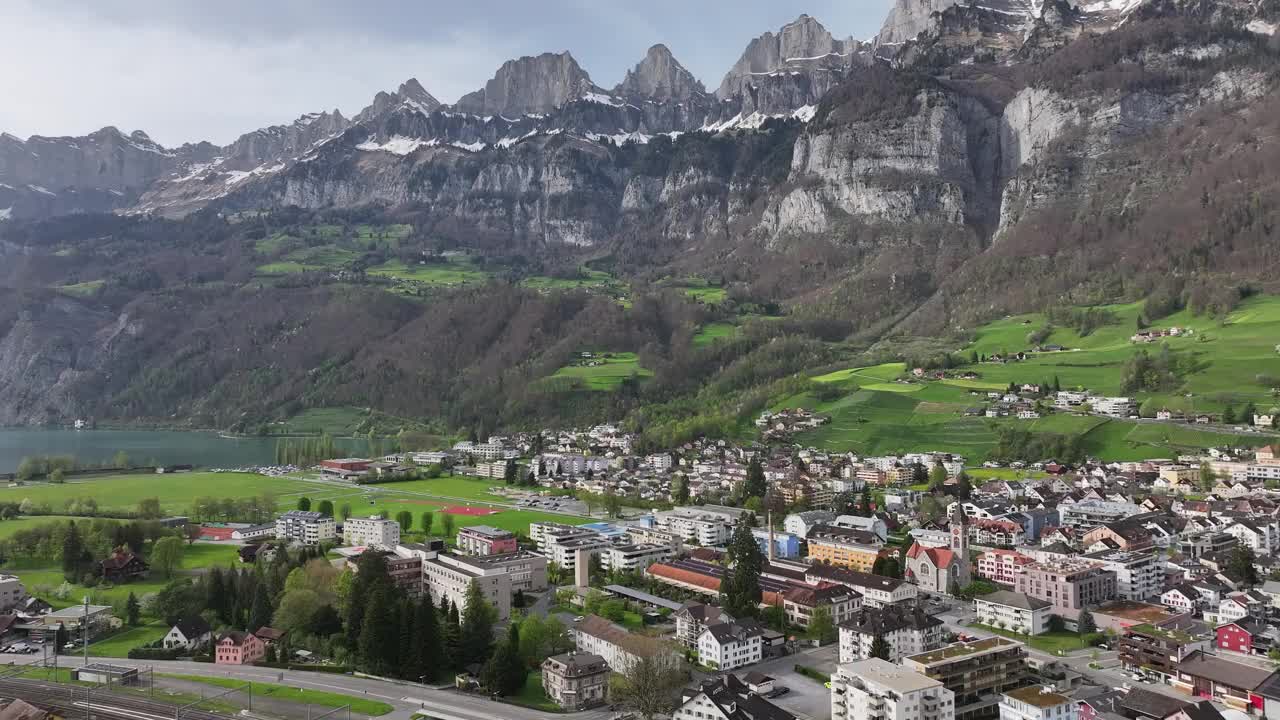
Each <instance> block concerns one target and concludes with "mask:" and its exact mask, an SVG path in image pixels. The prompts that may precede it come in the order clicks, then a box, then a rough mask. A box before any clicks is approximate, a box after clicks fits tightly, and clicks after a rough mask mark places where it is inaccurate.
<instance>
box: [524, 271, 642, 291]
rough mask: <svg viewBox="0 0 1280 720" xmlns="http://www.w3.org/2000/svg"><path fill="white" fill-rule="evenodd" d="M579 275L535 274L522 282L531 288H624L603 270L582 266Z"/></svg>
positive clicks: (545, 289) (543, 289) (544, 289)
mask: <svg viewBox="0 0 1280 720" xmlns="http://www.w3.org/2000/svg"><path fill="white" fill-rule="evenodd" d="M578 273H579V274H578V276H577V277H571V278H561V277H549V276H546V275H534V276H532V277H527V278H525V279H523V280H521V281H520V284H521V285H522V286H524V287H527V288H529V289H530V290H541V291H550V290H579V289H596V290H603V289H610V288H611V289H615V290H619V291H621V290H623V289H624V288H623V287H622V285H621V283H619V282H618V281H617V280H616V279H615V278H614V277H613V276H612V275H610V274H609V273H607V272H604V271H603V270H592V269H590V268H581V269H579V271H578Z"/></svg>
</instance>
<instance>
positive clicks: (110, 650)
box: [89, 620, 169, 658]
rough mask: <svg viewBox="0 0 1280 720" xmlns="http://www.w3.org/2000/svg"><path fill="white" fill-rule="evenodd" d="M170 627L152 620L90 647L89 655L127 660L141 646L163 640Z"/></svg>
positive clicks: (91, 644)
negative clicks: (130, 653) (131, 651)
mask: <svg viewBox="0 0 1280 720" xmlns="http://www.w3.org/2000/svg"><path fill="white" fill-rule="evenodd" d="M168 632H169V627H168V626H167V625H165V624H164V623H162V622H161V621H159V620H152V621H151V622H149V623H146V624H144V625H139V626H138V627H136V628H128V629H126V630H123V631H121V632H118V633H116V634H115V635H112V636H111V637H108V638H106V639H104V640H99V641H97V642H94V643H90V645H89V654H90V655H92V656H93V657H107V658H126V657H129V651H130V650H132V649H133V648H136V647H138V646H140V645H146V644H148V643H153V642H155V641H156V640H159V639H161V638H163V637H164V636H165V635H166V634H167V633H168Z"/></svg>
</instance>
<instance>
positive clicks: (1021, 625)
mask: <svg viewBox="0 0 1280 720" xmlns="http://www.w3.org/2000/svg"><path fill="white" fill-rule="evenodd" d="M1052 607H1053V606H1052V605H1050V604H1049V603H1048V602H1047V601H1045V600H1040V599H1039V598H1033V597H1030V596H1028V595H1023V594H1022V593H1016V592H1010V591H1008V590H997V591H996V592H993V593H990V594H987V595H983V596H981V597H977V598H974V600H973V609H974V614H975V615H976V617H977V621H978V622H980V623H982V624H984V625H992V626H995V627H998V628H1001V629H1004V630H1012V631H1014V632H1019V633H1029V634H1031V635H1039V634H1040V633H1042V632H1045V631H1047V630H1048V629H1049V616H1050V615H1051V614H1052V613H1051V612H1050V610H1051V609H1052Z"/></svg>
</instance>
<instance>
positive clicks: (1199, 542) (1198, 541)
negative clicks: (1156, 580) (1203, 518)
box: [1178, 527, 1239, 560]
mask: <svg viewBox="0 0 1280 720" xmlns="http://www.w3.org/2000/svg"><path fill="white" fill-rule="evenodd" d="M1188 529H1190V527H1188ZM1237 542H1239V541H1238V540H1237V539H1236V537H1235V536H1234V535H1232V534H1230V533H1225V532H1217V531H1212V530H1210V531H1205V532H1198V533H1195V534H1192V535H1186V536H1183V537H1181V538H1179V539H1178V554H1180V555H1185V556H1187V557H1188V558H1190V559H1192V560H1199V559H1200V558H1202V557H1205V556H1209V555H1217V554H1219V553H1224V552H1227V551H1229V550H1230V549H1231V548H1233V547H1235V546H1236V543H1237Z"/></svg>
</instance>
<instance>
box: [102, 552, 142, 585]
mask: <svg viewBox="0 0 1280 720" xmlns="http://www.w3.org/2000/svg"><path fill="white" fill-rule="evenodd" d="M149 569H150V568H149V566H148V565H147V561H145V560H143V559H142V558H141V557H139V556H138V555H135V554H133V553H132V552H130V551H128V550H125V549H124V548H116V549H115V551H114V552H112V553H111V557H109V558H107V559H106V560H103V561H102V562H100V563H98V574H99V575H101V576H102V579H103V580H105V581H106V582H111V583H123V582H129V581H130V580H137V579H139V578H144V577H146V576H147V571H148V570H149Z"/></svg>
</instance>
